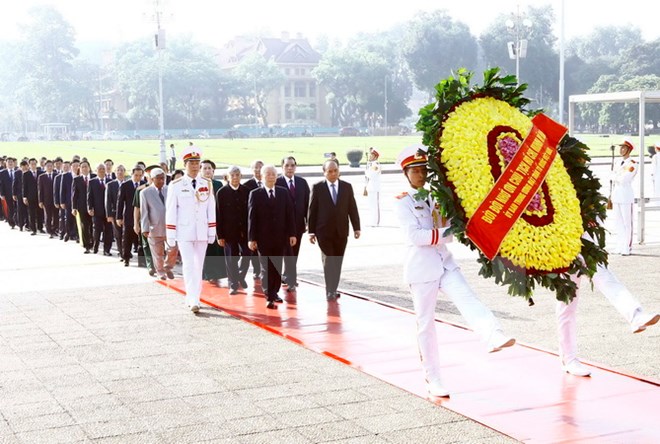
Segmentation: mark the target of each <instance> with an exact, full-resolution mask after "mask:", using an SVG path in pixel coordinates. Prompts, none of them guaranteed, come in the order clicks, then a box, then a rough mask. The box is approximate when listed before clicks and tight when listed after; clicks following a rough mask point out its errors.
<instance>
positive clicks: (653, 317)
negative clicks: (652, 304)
mask: <svg viewBox="0 0 660 444" xmlns="http://www.w3.org/2000/svg"><path fill="white" fill-rule="evenodd" d="M658 321H660V314H657V313H653V314H650V313H643V312H640V313H637V314H636V315H635V316H634V317H633V320H632V322H631V323H630V328H631V330H632V332H633V333H641V332H643V331H644V330H646V327H650V326H651V325H654V324H657V323H658Z"/></svg>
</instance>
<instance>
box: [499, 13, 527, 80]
mask: <svg viewBox="0 0 660 444" xmlns="http://www.w3.org/2000/svg"><path fill="white" fill-rule="evenodd" d="M505 24H506V27H507V29H508V30H509V32H510V33H511V34H512V35H513V38H514V39H515V40H514V41H513V42H508V43H507V47H508V49H509V58H510V59H515V60H516V82H517V84H518V85H519V84H520V59H524V58H525V57H526V56H527V39H525V38H523V37H524V36H525V35H526V34H527V33H528V32H529V30H530V29H532V22H531V21H530V20H529V19H527V18H525V16H524V14H523V13H521V12H520V5H518V6H517V7H516V12H515V13H511V18H510V19H508V20H507V21H506V22H505Z"/></svg>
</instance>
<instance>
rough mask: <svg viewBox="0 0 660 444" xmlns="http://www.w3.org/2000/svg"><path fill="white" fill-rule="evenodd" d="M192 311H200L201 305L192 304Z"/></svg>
mask: <svg viewBox="0 0 660 444" xmlns="http://www.w3.org/2000/svg"><path fill="white" fill-rule="evenodd" d="M190 311H192V312H193V313H199V305H193V306H191V307H190Z"/></svg>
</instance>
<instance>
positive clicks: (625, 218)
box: [612, 140, 638, 256]
mask: <svg viewBox="0 0 660 444" xmlns="http://www.w3.org/2000/svg"><path fill="white" fill-rule="evenodd" d="M619 147H620V153H621V157H622V159H621V162H620V163H619V165H617V166H615V167H614V170H613V171H612V183H613V184H614V188H613V189H612V210H613V211H614V222H615V224H616V237H617V250H616V253H619V254H621V255H623V256H628V255H630V248H631V247H632V238H633V229H632V218H633V204H634V203H635V192H634V191H633V188H632V181H633V179H634V178H635V176H637V169H638V165H637V162H636V161H635V160H634V159H632V158H631V157H630V153H631V152H632V150H633V149H635V147H634V145H633V144H632V142H630V141H629V140H625V141H624V142H623V143H621V144H620V145H619Z"/></svg>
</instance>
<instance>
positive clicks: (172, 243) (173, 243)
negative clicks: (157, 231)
mask: <svg viewBox="0 0 660 444" xmlns="http://www.w3.org/2000/svg"><path fill="white" fill-rule="evenodd" d="M167 245H168V246H169V247H170V248H173V247H174V246H176V239H175V238H173V237H168V238H167Z"/></svg>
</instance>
